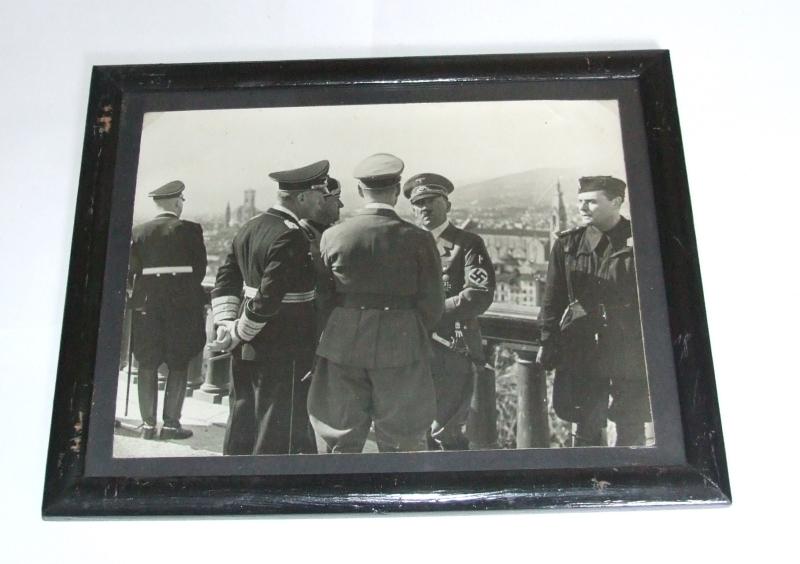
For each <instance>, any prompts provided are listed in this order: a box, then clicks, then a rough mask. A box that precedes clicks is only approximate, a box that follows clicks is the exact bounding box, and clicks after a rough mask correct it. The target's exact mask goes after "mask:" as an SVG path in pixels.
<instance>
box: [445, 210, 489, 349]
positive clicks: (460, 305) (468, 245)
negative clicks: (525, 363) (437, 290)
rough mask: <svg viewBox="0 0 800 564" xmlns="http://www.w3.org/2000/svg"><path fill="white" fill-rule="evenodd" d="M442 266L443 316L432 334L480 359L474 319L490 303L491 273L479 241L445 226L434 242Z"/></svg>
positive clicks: (478, 333)
mask: <svg viewBox="0 0 800 564" xmlns="http://www.w3.org/2000/svg"><path fill="white" fill-rule="evenodd" d="M436 245H437V248H438V250H439V258H440V260H441V262H442V285H443V286H444V293H445V301H444V314H443V315H442V319H441V321H440V322H439V324H438V325H437V326H436V334H437V335H438V336H440V337H442V338H444V339H446V340H449V341H451V342H452V343H453V344H454V347H455V348H456V349H461V350H463V349H464V348H467V349H468V351H469V355H470V357H472V358H473V359H476V360H480V359H482V357H483V351H482V343H481V333H480V325H479V323H478V319H477V318H478V316H479V315H481V314H482V313H483V312H485V311H486V310H487V309H488V308H489V306H490V305H492V301H493V299H494V288H495V273H494V266H493V265H492V260H491V258H489V253H488V252H487V251H486V246H485V245H484V243H483V239H481V238H480V236H478V235H476V234H475V233H470V232H468V231H464V230H463V229H459V228H458V227H456V226H455V225H452V224H451V225H449V226H448V227H447V228H446V229H445V230H444V231H443V232H442V233H441V235H440V236H439V238H438V240H437V243H436Z"/></svg>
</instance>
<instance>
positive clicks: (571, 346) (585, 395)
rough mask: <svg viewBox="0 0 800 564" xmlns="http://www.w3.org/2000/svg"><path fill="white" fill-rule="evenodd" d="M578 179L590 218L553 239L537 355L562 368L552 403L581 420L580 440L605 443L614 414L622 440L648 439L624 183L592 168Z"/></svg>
mask: <svg viewBox="0 0 800 564" xmlns="http://www.w3.org/2000/svg"><path fill="white" fill-rule="evenodd" d="M579 184H580V189H579V192H578V205H579V211H580V214H581V219H582V220H583V223H584V225H582V226H580V227H577V228H575V229H571V230H569V231H565V232H562V233H560V234H559V236H558V238H557V239H556V240H555V242H554V243H553V248H552V252H551V254H550V263H549V265H548V270H547V284H546V288H545V294H544V300H543V303H542V309H541V319H542V334H541V343H542V346H541V348H540V350H539V353H538V357H537V360H538V361H539V362H540V363H542V364H543V365H544V367H545V368H548V369H549V368H556V376H555V381H554V389H553V406H554V408H555V411H556V414H557V415H558V416H559V417H561V418H562V419H565V420H567V421H571V422H573V423H576V424H577V425H576V427H575V436H574V440H573V445H575V446H598V445H602V446H604V444H605V443H604V438H603V431H604V430H605V428H606V419H607V418H610V419H611V420H612V421H614V422H615V423H616V427H617V440H616V446H635V445H644V441H645V434H644V423H645V422H646V421H649V420H650V399H649V392H648V387H647V376H646V372H645V363H644V350H643V345H642V333H641V325H640V318H639V299H638V294H637V289H636V268H635V262H634V254H633V239H632V234H631V223H630V221H629V220H628V219H626V218H625V217H623V216H622V215H621V214H620V206H621V205H622V202H623V201H624V198H625V183H624V182H623V181H622V180H619V179H618V178H614V177H611V176H589V177H583V178H581V179H580V180H579ZM609 398H610V400H611V401H610V402H609ZM609 403H610V407H609Z"/></svg>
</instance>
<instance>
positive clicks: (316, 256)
mask: <svg viewBox="0 0 800 564" xmlns="http://www.w3.org/2000/svg"><path fill="white" fill-rule="evenodd" d="M300 225H301V226H302V227H303V228H304V229H305V230H306V233H307V234H308V238H309V245H310V247H311V259H312V261H313V262H314V273H315V275H316V277H317V290H318V291H317V293H316V297H315V300H314V308H315V309H316V328H317V337H319V334H320V333H322V330H323V329H324V328H325V323H326V322H327V320H328V316H329V315H330V314H331V311H332V310H333V308H334V305H335V304H334V301H335V293H333V292H332V291H329V290H327V289H326V288H324V287H323V288H320V285H321V281H322V280H325V279H326V278H328V277H329V276H330V275H329V274H328V270H327V269H326V268H325V264H324V263H323V262H322V255H321V253H320V249H319V244H320V239H321V238H322V234H323V233H324V232H325V230H326V229H327V226H324V225H320V224H319V223H316V222H313V221H309V220H306V219H301V220H300ZM326 290H327V291H326Z"/></svg>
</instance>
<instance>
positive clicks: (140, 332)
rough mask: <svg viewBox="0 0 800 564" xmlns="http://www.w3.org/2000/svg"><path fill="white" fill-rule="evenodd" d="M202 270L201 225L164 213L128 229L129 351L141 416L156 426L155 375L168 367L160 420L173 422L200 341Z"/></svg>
mask: <svg viewBox="0 0 800 564" xmlns="http://www.w3.org/2000/svg"><path fill="white" fill-rule="evenodd" d="M205 272H206V248H205V245H204V243H203V228H202V227H201V226H200V225H199V224H198V223H193V222H191V221H185V220H181V219H178V217H177V216H175V215H174V214H170V213H163V214H161V215H159V216H157V217H156V218H155V219H152V220H150V221H148V222H146V223H143V224H141V225H137V226H136V227H134V228H133V237H132V242H131V263H130V273H131V275H132V277H133V292H132V295H131V299H130V301H129V304H128V306H129V307H130V308H131V309H132V310H133V312H134V317H133V354H134V355H135V356H136V360H137V361H138V362H139V367H140V374H141V375H144V374H151V375H152V377H142V376H141V375H140V378H139V403H140V409H141V411H142V420H143V421H144V422H145V424H147V425H150V426H155V416H156V401H157V389H156V385H157V382H156V377H155V371H156V369H157V368H158V366H159V365H160V364H162V363H166V364H167V367H168V368H169V377H168V379H167V387H166V393H165V398H164V422H165V424H167V425H168V426H171V427H175V426H177V423H178V420H179V419H180V411H181V407H182V405H183V397H184V393H185V389H186V369H187V366H188V364H189V361H190V360H191V359H192V358H193V357H194V356H196V355H197V354H198V353H199V352H200V351H201V350H202V349H203V344H204V343H205V329H204V311H203V308H204V305H205V303H206V296H205V293H204V292H203V287H202V285H201V282H202V281H203V277H204V276H205Z"/></svg>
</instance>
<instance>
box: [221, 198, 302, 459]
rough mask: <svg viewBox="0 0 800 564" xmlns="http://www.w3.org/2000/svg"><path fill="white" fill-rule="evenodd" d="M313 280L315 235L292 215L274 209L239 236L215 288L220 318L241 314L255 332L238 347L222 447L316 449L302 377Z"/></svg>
mask: <svg viewBox="0 0 800 564" xmlns="http://www.w3.org/2000/svg"><path fill="white" fill-rule="evenodd" d="M314 285H315V276H314V266H313V263H312V259H311V253H310V249H309V241H308V238H307V236H306V234H305V232H304V231H303V229H302V228H301V227H300V226H299V224H298V223H297V221H296V220H295V219H294V218H293V217H292V216H291V215H289V214H287V213H284V212H283V211H280V210H277V209H274V208H271V209H269V210H267V211H266V212H265V213H263V214H260V215H258V216H256V217H254V218H253V219H251V220H250V221H249V222H248V223H247V224H245V225H244V226H243V227H242V229H241V230H240V231H239V233H238V234H237V235H236V237H235V238H234V240H233V244H232V249H231V252H230V254H229V255H228V257H227V260H226V261H225V264H223V265H222V266H221V267H220V268H219V271H218V273H217V280H216V284H215V287H214V291H213V292H212V305H213V307H214V320H215V322H217V323H219V322H220V321H222V320H226V319H227V320H230V319H235V318H236V317H238V318H239V320H240V321H239V323H240V324H243V327H244V328H245V329H246V330H247V331H248V332H250V333H251V334H255V336H254V337H253V338H252V339H251V340H250V341H246V342H243V343H242V344H241V345H240V346H239V347H238V348H237V349H235V350H234V351H233V369H232V374H233V381H232V386H231V397H230V417H229V419H228V428H227V431H226V434H225V443H224V447H223V453H224V454H288V453H311V452H313V453H315V452H316V443H315V440H314V436H313V431H312V430H311V426H310V424H309V421H308V412H307V410H306V397H307V394H308V382H301V379H302V378H303V376H304V375H305V374H306V373H307V372H308V371H309V370H310V369H311V364H312V359H313V356H314V347H315V342H316V341H315V328H314V295H315V291H314ZM290 435H291V441H290Z"/></svg>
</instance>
